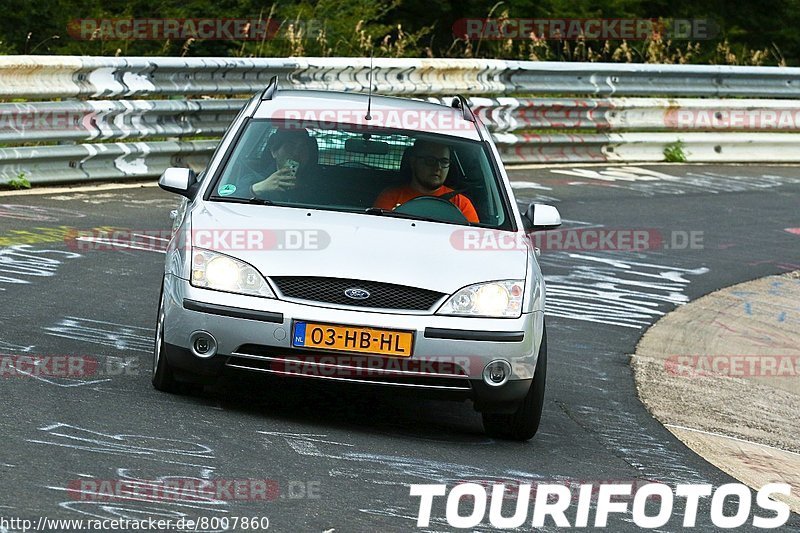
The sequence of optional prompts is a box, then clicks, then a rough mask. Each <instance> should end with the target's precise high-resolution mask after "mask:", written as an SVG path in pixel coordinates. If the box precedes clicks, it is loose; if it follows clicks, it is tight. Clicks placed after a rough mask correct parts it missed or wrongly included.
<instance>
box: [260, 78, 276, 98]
mask: <svg viewBox="0 0 800 533" xmlns="http://www.w3.org/2000/svg"><path fill="white" fill-rule="evenodd" d="M277 91H278V76H272V78H270V80H269V85H267V88H266V89H264V92H263V93H261V99H262V100H272V97H273V96H275V93H276V92H277Z"/></svg>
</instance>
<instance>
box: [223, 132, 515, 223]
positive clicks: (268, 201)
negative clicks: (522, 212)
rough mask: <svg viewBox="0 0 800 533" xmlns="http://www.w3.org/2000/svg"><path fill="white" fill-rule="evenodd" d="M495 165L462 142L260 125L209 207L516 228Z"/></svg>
mask: <svg viewBox="0 0 800 533" xmlns="http://www.w3.org/2000/svg"><path fill="white" fill-rule="evenodd" d="M490 157H491V152H490V151H489V148H488V146H486V145H485V144H484V143H481V142H477V141H470V140H464V139H460V138H457V137H450V136H444V135H432V134H429V133H423V132H417V131H410V130H388V129H383V128H366V127H364V126H353V125H345V124H326V125H320V126H318V127H299V126H297V125H294V124H289V123H286V122H284V121H278V120H258V119H254V120H250V121H249V122H248V123H247V124H246V126H245V129H244V131H243V132H242V135H240V136H239V140H238V142H237V143H236V144H235V146H234V147H233V149H232V151H231V152H230V157H228V159H227V162H226V164H225V165H224V167H223V168H222V170H221V172H219V173H218V174H217V176H218V178H217V179H216V181H215V183H213V184H212V186H211V187H210V191H209V192H208V193H207V198H208V199H210V200H212V201H227V202H231V201H232V202H249V203H258V204H264V205H278V206H288V207H303V208H313V209H324V210H335V211H349V212H358V213H363V214H364V215H365V216H368V215H380V216H396V217H402V218H416V219H421V220H429V221H436V222H445V223H453V224H462V225H467V224H469V225H477V226H482V227H490V228H496V229H511V228H512V223H511V219H510V216H509V214H508V205H509V204H508V201H507V199H505V193H504V192H503V189H502V188H501V185H500V180H499V177H498V176H497V175H496V171H495V168H494V167H493V165H492V164H491V162H490ZM504 199H505V201H504Z"/></svg>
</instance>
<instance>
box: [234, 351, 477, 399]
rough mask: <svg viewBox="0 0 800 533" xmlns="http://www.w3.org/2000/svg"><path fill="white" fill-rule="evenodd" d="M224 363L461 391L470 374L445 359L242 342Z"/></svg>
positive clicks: (285, 373) (342, 379) (466, 387)
mask: <svg viewBox="0 0 800 533" xmlns="http://www.w3.org/2000/svg"><path fill="white" fill-rule="evenodd" d="M226 366H228V367H231V368H237V369H241V370H254V371H258V372H265V373H268V374H275V375H281V376H299V377H307V378H319V379H324V380H329V381H340V382H350V383H363V384H370V385H390V386H395V387H410V388H417V389H437V390H442V391H452V392H462V393H463V392H469V391H470V390H471V384H470V381H469V376H468V375H467V372H466V371H465V370H464V368H463V366H462V365H461V364H459V363H457V362H455V361H447V360H442V361H439V360H436V359H430V360H425V359H422V360H420V359H400V358H393V357H382V356H372V355H362V354H337V353H320V352H315V351H308V350H295V349H285V348H275V347H270V346H262V345H257V344H245V345H243V346H239V347H238V348H237V349H236V350H235V351H234V352H233V353H232V354H231V356H230V357H229V358H228V360H227V362H226Z"/></svg>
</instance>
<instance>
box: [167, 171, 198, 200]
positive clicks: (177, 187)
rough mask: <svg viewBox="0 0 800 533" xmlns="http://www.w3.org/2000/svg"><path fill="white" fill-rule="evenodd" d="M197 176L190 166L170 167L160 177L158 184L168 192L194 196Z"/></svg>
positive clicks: (189, 196) (188, 196)
mask: <svg viewBox="0 0 800 533" xmlns="http://www.w3.org/2000/svg"><path fill="white" fill-rule="evenodd" d="M195 183H197V176H196V175H195V173H194V170H192V169H190V168H177V167H170V168H168V169H167V170H165V171H164V173H163V174H161V177H160V178H158V186H159V187H161V188H162V189H164V190H165V191H167V192H174V193H176V194H181V195H183V196H186V197H187V198H192V197H193V196H194V193H195V190H196V188H195V187H193V185H194V184H195Z"/></svg>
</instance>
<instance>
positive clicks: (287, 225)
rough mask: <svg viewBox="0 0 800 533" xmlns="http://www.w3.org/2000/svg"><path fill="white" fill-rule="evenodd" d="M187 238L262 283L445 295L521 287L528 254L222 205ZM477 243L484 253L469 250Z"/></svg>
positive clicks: (409, 231) (299, 212) (204, 206)
mask: <svg viewBox="0 0 800 533" xmlns="http://www.w3.org/2000/svg"><path fill="white" fill-rule="evenodd" d="M191 231H192V236H191V237H192V244H193V245H194V246H197V247H201V248H206V249H211V250H216V251H218V252H220V253H224V254H226V255H230V256H233V257H236V258H238V259H241V260H243V261H246V262H247V263H249V264H251V265H253V266H254V267H256V268H257V269H258V270H259V271H260V272H261V273H262V274H263V275H264V276H266V277H270V276H324V277H333V278H347V279H358V280H365V281H381V282H385V283H395V284H400V285H407V286H413V287H419V288H424V289H429V290H435V291H439V292H445V293H453V292H455V291H457V290H458V289H460V288H462V287H464V286H466V285H471V284H473V283H480V282H483V281H493V280H501V279H525V273H526V270H527V255H528V253H529V252H528V249H527V246H523V245H519V246H514V247H509V246H505V247H497V246H492V245H491V243H493V242H494V243H496V242H497V240H496V239H494V238H493V237H496V236H503V237H504V238H505V241H510V240H512V239H514V238H515V237H516V234H514V233H511V232H500V231H493V230H483V229H478V228H469V227H467V226H456V225H451V224H443V223H435V222H425V221H415V220H408V219H400V218H392V217H386V216H377V215H366V214H360V213H343V212H335V211H320V210H313V209H301V208H289V207H278V206H261V205H248V204H236V203H223V202H204V203H201V204H200V205H199V206H197V207H196V208H195V209H194V210H193V212H192V215H191ZM465 232H470V235H465ZM487 234H490V235H489V238H488V240H487V239H486V238H485V237H486V235H487ZM465 238H466V240H467V243H468V245H467V246H465V245H464V242H465ZM481 239H483V241H484V242H485V243H489V246H488V247H486V246H477V248H478V249H476V243H477V242H480V241H481ZM465 248H466V249H465Z"/></svg>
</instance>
